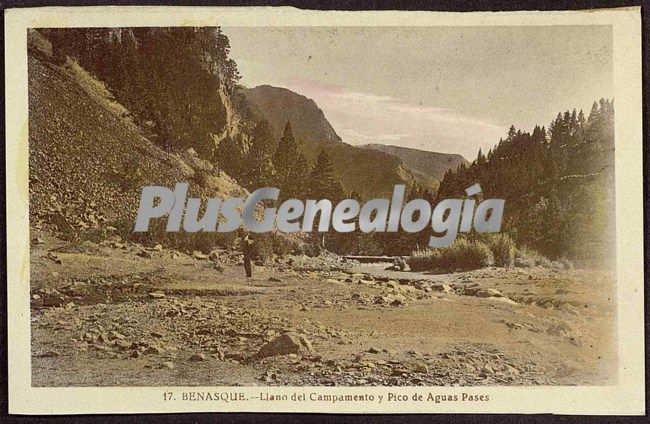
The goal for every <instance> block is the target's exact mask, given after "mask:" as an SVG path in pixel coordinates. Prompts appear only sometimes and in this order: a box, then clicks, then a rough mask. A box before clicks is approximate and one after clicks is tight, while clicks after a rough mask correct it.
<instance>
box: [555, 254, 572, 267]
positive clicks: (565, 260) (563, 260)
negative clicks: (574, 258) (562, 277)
mask: <svg viewBox="0 0 650 424" xmlns="http://www.w3.org/2000/svg"><path fill="white" fill-rule="evenodd" d="M558 262H559V263H560V264H562V268H564V269H573V262H571V261H570V260H569V259H568V258H566V257H565V256H562V257H561V258H560V259H558Z"/></svg>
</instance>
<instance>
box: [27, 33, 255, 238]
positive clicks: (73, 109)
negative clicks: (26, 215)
mask: <svg viewBox="0 0 650 424" xmlns="http://www.w3.org/2000/svg"><path fill="white" fill-rule="evenodd" d="M29 44H30V49H29V118H30V119H29V153H30V157H29V176H30V188H29V192H30V218H31V221H32V225H33V226H35V227H40V226H48V227H52V228H53V229H54V230H57V231H59V232H64V233H68V234H69V235H74V234H78V233H80V232H91V231H93V230H95V231H98V232H99V231H101V232H106V231H123V232H129V231H130V229H131V228H132V225H133V222H134V219H135V214H136V213H137V207H138V204H139V203H138V202H139V198H140V191H141V190H142V187H144V186H147V185H153V184H157V185H164V186H168V187H171V186H173V185H174V184H175V183H176V182H184V181H188V182H190V189H191V193H190V194H191V195H195V196H202V197H215V196H223V197H231V196H237V195H245V194H246V190H244V189H243V188H242V187H240V186H239V185H237V183H236V182H235V181H234V180H233V179H232V178H230V177H229V176H228V175H226V174H225V173H223V172H219V171H218V170H216V169H215V168H214V166H213V165H212V164H210V163H209V162H208V161H205V160H202V159H200V158H199V157H198V156H197V155H196V154H194V153H192V152H191V151H190V152H185V153H175V154H174V153H168V152H166V151H164V150H163V149H161V148H160V147H159V145H157V144H154V143H153V142H151V141H150V140H149V139H147V138H146V137H145V136H144V135H143V133H144V131H143V130H142V129H141V128H140V127H138V126H137V125H136V124H135V123H134V122H133V120H132V119H131V116H130V113H129V111H128V110H127V109H125V108H124V107H123V106H122V105H121V104H119V103H118V102H116V101H115V100H114V99H113V97H112V95H111V94H110V92H109V91H108V90H106V88H105V87H104V85H103V84H102V83H101V82H100V81H98V80H97V79H95V78H94V77H93V76H91V75H90V74H89V73H87V72H86V71H85V70H84V69H83V68H81V67H80V66H79V65H77V64H76V63H75V62H74V61H71V60H68V61H67V62H66V63H65V64H64V65H63V66H58V65H55V64H53V63H52V61H50V60H49V59H50V57H49V54H50V50H49V43H48V41H47V40H46V39H45V38H43V37H40V36H39V35H38V33H32V34H30V38H29Z"/></svg>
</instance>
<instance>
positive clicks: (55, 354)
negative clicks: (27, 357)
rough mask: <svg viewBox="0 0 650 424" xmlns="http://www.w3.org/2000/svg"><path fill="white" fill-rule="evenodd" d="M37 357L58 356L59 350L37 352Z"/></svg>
mask: <svg viewBox="0 0 650 424" xmlns="http://www.w3.org/2000/svg"><path fill="white" fill-rule="evenodd" d="M36 356H37V357H38V358H54V357H55V356H59V352H57V351H55V350H48V351H45V352H42V353H39V354H37V355H36Z"/></svg>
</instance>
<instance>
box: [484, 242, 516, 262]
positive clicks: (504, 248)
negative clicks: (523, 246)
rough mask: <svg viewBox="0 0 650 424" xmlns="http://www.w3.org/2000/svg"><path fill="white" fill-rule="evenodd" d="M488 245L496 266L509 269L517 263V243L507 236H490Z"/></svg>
mask: <svg viewBox="0 0 650 424" xmlns="http://www.w3.org/2000/svg"><path fill="white" fill-rule="evenodd" d="M485 242H486V244H487V245H488V247H489V248H490V251H491V252H492V255H493V256H494V265H495V266H500V267H505V268H509V267H511V266H513V265H514V261H515V251H516V250H517V249H516V247H515V242H514V240H512V239H511V238H510V236H509V235H507V234H490V235H489V236H487V237H486V240H485Z"/></svg>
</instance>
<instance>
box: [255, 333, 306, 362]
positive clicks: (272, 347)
mask: <svg viewBox="0 0 650 424" xmlns="http://www.w3.org/2000/svg"><path fill="white" fill-rule="evenodd" d="M312 350H313V348H312V345H311V342H310V341H309V340H308V339H307V338H306V337H305V336H303V335H302V334H297V333H292V332H289V333H284V334H283V335H281V336H280V337H277V338H275V339H273V340H272V341H270V342H268V343H267V344H265V345H264V346H262V347H261V348H260V350H259V352H257V354H255V358H257V359H262V358H268V357H269V356H276V355H289V354H291V353H309V352H312Z"/></svg>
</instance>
